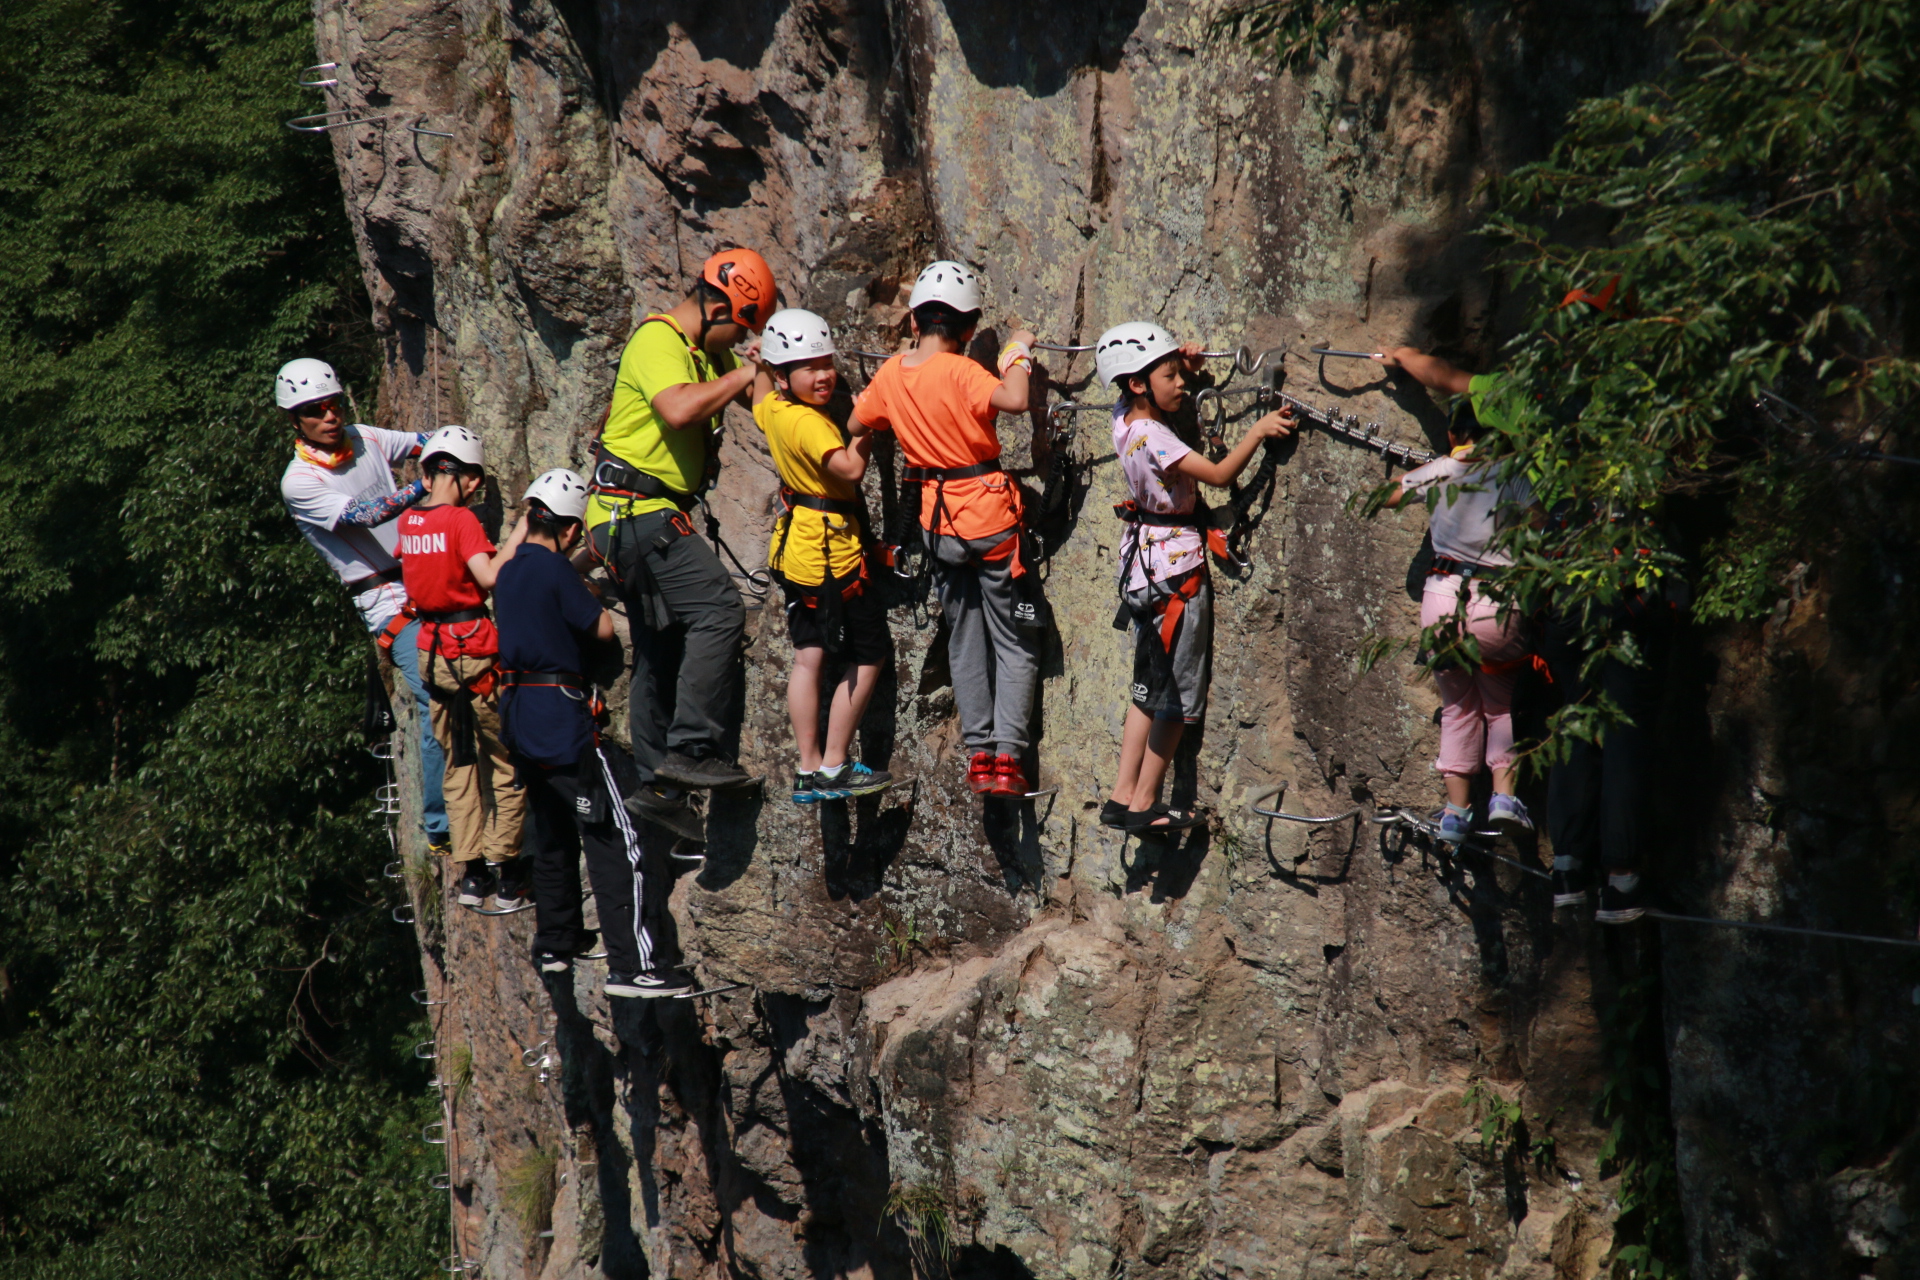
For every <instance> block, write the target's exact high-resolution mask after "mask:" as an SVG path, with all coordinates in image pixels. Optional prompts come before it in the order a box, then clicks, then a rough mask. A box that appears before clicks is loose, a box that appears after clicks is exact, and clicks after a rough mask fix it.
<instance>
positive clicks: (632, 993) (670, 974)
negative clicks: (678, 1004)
mask: <svg viewBox="0 0 1920 1280" xmlns="http://www.w3.org/2000/svg"><path fill="white" fill-rule="evenodd" d="M605 990H606V993H607V994H608V995H610V996H626V997H628V998H629V999H637V1000H659V999H662V998H663V997H666V996H683V995H686V994H687V993H688V992H689V991H692V990H693V979H692V978H690V977H688V976H687V975H686V974H685V973H682V972H681V971H680V970H678V969H646V970H642V971H641V972H639V973H610V974H608V975H607V985H606V987H605Z"/></svg>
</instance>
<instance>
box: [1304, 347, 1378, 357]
mask: <svg viewBox="0 0 1920 1280" xmlns="http://www.w3.org/2000/svg"><path fill="white" fill-rule="evenodd" d="M1309 349H1310V350H1311V351H1312V352H1313V354H1315V355H1317V356H1334V357H1336V358H1338V359H1341V360H1379V359H1382V358H1383V357H1384V356H1385V355H1386V352H1384V351H1341V350H1339V349H1337V348H1335V347H1312V348H1309Z"/></svg>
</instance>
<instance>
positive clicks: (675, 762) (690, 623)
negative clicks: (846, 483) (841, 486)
mask: <svg viewBox="0 0 1920 1280" xmlns="http://www.w3.org/2000/svg"><path fill="white" fill-rule="evenodd" d="M778 297H779V291H778V289H777V288H776V287H775V285H774V281H773V272H772V270H771V269H770V268H769V267H768V266H767V263H766V260H765V259H764V258H762V257H761V256H760V255H759V254H757V253H755V252H754V251H753V250H751V249H724V250H722V251H721V252H719V253H716V254H714V255H713V256H712V257H711V258H709V259H707V261H706V264H705V265H704V266H703V267H702V268H701V271H700V278H699V280H698V281H696V282H695V284H694V288H693V292H691V293H689V294H688V295H687V296H686V298H685V299H683V300H682V301H681V302H680V304H679V305H678V306H675V307H674V308H673V309H672V310H670V311H665V312H662V313H660V314H658V315H652V316H648V317H647V318H646V320H645V321H643V322H642V323H641V325H640V327H639V328H638V329H636V330H635V331H634V334H633V337H632V338H630V339H629V340H628V341H627V349H626V352H625V353H624V354H623V355H622V356H621V357H620V372H619V375H618V376H617V377H616V379H615V381H614V387H613V404H612V407H611V408H610V409H609V410H608V414H607V424H606V427H605V429H604V430H603V431H602V433H601V436H600V440H599V442H598V443H597V444H596V445H595V447H594V472H593V484H592V486H591V488H592V496H591V497H590V499H589V500H588V503H587V520H586V523H587V530H588V533H589V536H590V537H591V539H592V546H593V552H594V555H595V557H596V558H597V559H598V560H600V561H601V562H602V563H604V564H605V565H606V566H607V571H608V573H609V574H610V575H611V576H612V578H613V580H614V582H615V583H617V584H618V586H619V588H620V593H621V596H622V598H623V599H624V601H625V602H626V606H627V618H628V620H629V621H630V622H631V623H632V627H633V685H632V688H631V690H630V691H629V693H628V697H627V702H628V721H629V725H630V728H631V732H632V737H633V754H634V759H635V761H636V762H637V763H638V765H639V767H640V775H641V778H642V781H643V783H644V784H645V785H643V786H642V787H641V788H640V791H639V793H638V794H637V795H636V796H634V797H631V798H629V801H628V803H629V805H630V806H631V807H633V808H635V809H636V810H638V811H639V812H641V813H642V815H643V816H650V817H654V818H656V819H657V820H660V822H661V825H663V826H666V827H667V828H668V829H669V830H682V829H683V828H684V826H685V822H686V817H685V815H686V801H685V797H684V795H683V794H682V791H683V790H688V789H697V788H706V787H731V786H739V785H742V784H744V783H747V782H751V781H752V778H751V777H750V776H749V775H748V774H747V773H745V772H744V771H743V770H742V769H741V768H740V767H739V766H738V765H737V764H735V763H734V761H733V760H732V759H731V756H730V753H729V752H728V750H727V747H726V743H727V740H728V738H729V737H730V730H731V729H732V728H733V727H734V726H736V725H738V723H739V717H740V701H741V693H742V689H741V674H742V673H741V671H740V664H739V661H738V659H739V654H740V641H741V637H742V636H743V635H744V634H745V631H746V608H745V606H744V605H743V604H742V603H741V600H740V590H739V588H738V587H736V586H734V583H733V579H732V577H731V576H730V575H729V574H728V573H727V570H726V567H725V566H724V565H722V564H721V563H720V558H719V557H718V556H717V555H715V554H714V549H713V548H712V547H710V546H708V545H707V543H706V541H705V539H703V538H700V537H697V536H695V534H694V531H693V524H692V522H691V521H690V520H689V519H688V518H687V514H686V513H687V512H688V511H689V510H690V509H691V508H692V507H693V506H694V505H695V504H696V503H697V502H698V501H699V494H700V492H701V490H703V489H705V488H706V486H707V481H708V478H709V470H710V468H711V466H712V462H713V437H714V432H715V427H716V423H717V420H718V418H719V416H720V414H721V413H722V412H723V411H724V410H725V409H726V407H727V404H728V403H729V402H733V401H738V402H739V403H740V404H741V405H742V406H743V407H745V406H746V404H747V400H746V396H747V392H748V391H749V389H750V388H751V387H752V385H753V372H754V369H755V367H757V362H758V344H757V343H756V344H754V345H753V346H750V347H749V348H748V349H747V357H748V358H747V362H746V364H745V365H742V364H741V363H740V362H739V361H736V360H735V359H734V357H733V355H732V353H731V350H730V348H732V347H733V346H734V344H736V343H738V342H739V341H741V340H742V339H743V338H745V337H747V335H748V333H749V332H752V333H758V332H759V331H760V330H761V329H762V328H763V327H765V325H766V322H767V318H768V317H769V316H771V315H772V314H773V312H774V310H775V309H776V306H777V300H778Z"/></svg>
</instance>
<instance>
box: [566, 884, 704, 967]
mask: <svg viewBox="0 0 1920 1280" xmlns="http://www.w3.org/2000/svg"><path fill="white" fill-rule="evenodd" d="M703 861H704V859H703ZM606 958H607V953H606V952H605V951H589V952H588V953H587V954H586V955H584V956H575V957H574V959H575V960H605V959H606Z"/></svg>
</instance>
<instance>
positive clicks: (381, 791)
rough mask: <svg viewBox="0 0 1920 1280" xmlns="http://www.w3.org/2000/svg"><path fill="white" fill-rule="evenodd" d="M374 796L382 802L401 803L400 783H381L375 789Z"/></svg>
mask: <svg viewBox="0 0 1920 1280" xmlns="http://www.w3.org/2000/svg"><path fill="white" fill-rule="evenodd" d="M373 798H374V799H375V800H377V801H379V802H380V803H381V804H387V803H389V802H391V803H393V804H398V803H400V784H399V783H397V782H383V783H381V784H380V785H379V786H377V787H375V788H374V789H373Z"/></svg>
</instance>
